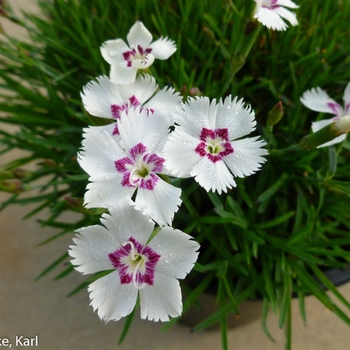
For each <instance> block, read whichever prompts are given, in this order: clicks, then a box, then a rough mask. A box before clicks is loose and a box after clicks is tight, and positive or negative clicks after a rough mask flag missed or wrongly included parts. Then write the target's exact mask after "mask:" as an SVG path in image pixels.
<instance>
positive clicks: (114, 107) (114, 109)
mask: <svg viewBox="0 0 350 350" xmlns="http://www.w3.org/2000/svg"><path fill="white" fill-rule="evenodd" d="M126 108H127V105H126V104H124V105H121V106H119V105H111V113H112V117H113V118H114V119H120V112H122V111H124V110H125V109H126Z"/></svg>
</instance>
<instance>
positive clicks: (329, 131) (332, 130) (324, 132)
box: [299, 116, 350, 150]
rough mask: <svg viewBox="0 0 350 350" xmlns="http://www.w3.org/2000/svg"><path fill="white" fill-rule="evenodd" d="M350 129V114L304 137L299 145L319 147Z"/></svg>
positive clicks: (302, 147)
mask: <svg viewBox="0 0 350 350" xmlns="http://www.w3.org/2000/svg"><path fill="white" fill-rule="evenodd" d="M348 131H350V116H345V117H342V118H340V119H339V120H337V121H334V122H333V123H331V124H329V125H326V126H325V127H323V128H322V129H320V130H318V131H316V132H314V133H312V134H310V135H307V136H305V137H303V138H302V139H301V140H300V142H299V147H300V148H301V149H304V150H309V149H312V148H316V147H319V146H321V145H323V144H325V143H327V142H329V141H332V140H334V139H335V138H336V137H338V136H340V135H343V134H346V133H347V132H348Z"/></svg>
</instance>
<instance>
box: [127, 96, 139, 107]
mask: <svg viewBox="0 0 350 350" xmlns="http://www.w3.org/2000/svg"><path fill="white" fill-rule="evenodd" d="M129 102H130V104H131V106H133V107H137V106H139V105H140V104H141V103H140V101H139V100H138V99H137V98H136V96H135V95H132V96H131V97H129Z"/></svg>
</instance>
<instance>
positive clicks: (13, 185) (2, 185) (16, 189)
mask: <svg viewBox="0 0 350 350" xmlns="http://www.w3.org/2000/svg"><path fill="white" fill-rule="evenodd" d="M30 189H31V187H30V186H28V185H26V184H24V183H23V182H22V181H19V180H17V179H10V180H3V181H0V191H4V192H9V193H21V192H24V191H27V190H30Z"/></svg>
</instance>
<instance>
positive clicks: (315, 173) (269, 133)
mask: <svg viewBox="0 0 350 350" xmlns="http://www.w3.org/2000/svg"><path fill="white" fill-rule="evenodd" d="M38 2H39V5H40V8H41V10H42V12H43V16H35V15H26V16H25V19H24V20H23V19H20V18H18V17H17V16H16V15H15V14H14V13H13V12H11V9H10V8H9V7H6V6H5V7H4V8H3V11H2V12H4V15H5V16H6V17H7V18H9V19H10V20H11V21H13V22H15V23H18V24H19V25H20V26H22V27H24V28H26V29H28V32H29V35H30V39H31V42H30V43H28V42H26V41H24V40H17V39H14V38H11V34H10V33H2V38H1V41H0V53H1V55H2V58H1V60H0V85H1V87H2V88H5V89H7V90H8V91H9V92H10V94H6V95H4V96H2V97H1V101H0V110H1V111H2V112H3V114H2V115H5V116H1V117H0V120H1V121H2V122H5V123H10V124H15V125H18V126H19V129H18V131H16V132H13V133H10V132H6V131H4V130H0V135H1V143H2V150H1V152H2V153H6V152H8V151H9V150H11V149H16V148H19V149H23V150H26V151H29V155H28V156H26V157H24V158H20V159H15V160H13V161H12V162H11V163H9V164H7V165H5V166H4V167H3V170H2V171H1V172H0V177H1V181H0V183H1V189H3V190H8V191H10V192H15V194H14V195H13V196H12V197H11V198H10V199H9V200H8V201H6V202H4V203H3V204H2V208H4V207H6V206H7V205H9V204H12V203H20V204H23V205H26V204H28V203H35V204H36V208H35V209H34V210H33V211H32V212H30V213H29V214H28V215H27V216H28V217H29V216H31V215H34V214H36V213H37V212H39V211H41V210H42V209H46V208H49V209H50V214H49V216H48V217H47V219H46V220H44V221H42V224H43V225H48V226H52V227H56V228H57V230H58V233H57V235H56V236H54V237H48V240H47V241H51V240H53V239H54V238H57V237H59V236H61V235H64V234H69V235H72V233H73V231H74V230H75V229H77V228H79V227H82V226H86V225H90V224H93V223H97V222H98V220H99V217H100V216H99V214H100V213H101V211H99V210H86V209H84V208H83V207H82V198H83V195H84V192H85V187H86V184H87V175H86V174H85V173H84V172H83V171H82V169H81V168H80V167H79V165H78V163H77V160H76V154H77V151H78V149H79V147H80V142H81V138H82V128H84V127H86V126H87V125H99V124H101V123H103V122H104V121H101V119H98V118H94V117H91V116H89V115H88V114H87V112H86V111H84V109H83V106H82V103H81V99H80V91H81V89H82V86H83V85H85V84H86V83H87V82H88V81H90V80H92V79H94V77H96V76H99V75H102V74H106V75H108V73H109V66H108V64H107V63H106V62H105V61H104V60H103V59H102V57H101V54H100V51H99V47H100V45H101V44H102V43H103V42H104V41H106V40H108V39H114V38H122V39H124V40H125V38H126V34H127V33H128V31H129V29H130V27H131V26H132V25H133V24H134V23H135V21H136V20H141V21H142V22H143V23H144V25H145V26H146V27H147V28H148V29H149V30H150V32H151V33H152V34H153V36H154V38H158V37H160V36H168V37H170V38H171V39H173V40H175V42H176V44H177V51H176V53H175V54H174V55H173V56H172V57H170V59H169V60H167V61H156V62H155V64H154V65H153V66H152V67H151V74H152V75H153V76H154V77H155V78H156V80H157V82H158V84H159V85H160V87H161V88H162V87H164V86H166V85H170V86H173V87H174V88H175V89H176V90H180V89H181V91H182V92H185V94H187V93H189V92H190V89H191V88H198V89H199V90H200V91H201V93H202V94H203V95H205V96H209V97H210V98H217V99H218V98H221V97H225V96H227V95H228V94H232V95H233V96H236V95H238V96H239V97H242V98H244V100H245V102H247V103H249V104H250V105H251V106H252V108H253V110H254V111H255V113H256V118H257V122H258V127H257V133H259V134H261V135H262V137H263V138H264V139H265V140H266V141H267V142H268V146H267V147H268V148H269V152H270V155H269V156H268V160H267V162H266V163H265V164H264V165H263V167H262V170H261V171H260V172H259V173H257V174H255V175H253V176H251V177H249V178H246V179H239V181H238V186H237V188H234V189H232V190H230V191H229V192H228V193H227V194H224V195H221V196H219V195H217V194H215V193H206V192H205V191H204V190H203V189H201V188H199V187H198V185H197V183H194V182H193V181H190V180H183V181H180V180H176V181H175V180H174V184H175V185H177V186H181V188H182V189H183V196H182V199H183V204H182V207H181V209H180V211H179V212H178V213H177V215H176V217H175V221H174V227H177V228H181V229H183V230H184V231H185V232H187V233H189V234H190V235H192V236H194V237H195V239H196V240H197V241H199V242H200V243H201V252H200V257H199V260H198V264H197V265H196V268H195V271H193V272H192V274H191V275H190V278H189V279H188V281H185V282H184V286H183V287H184V292H185V302H184V312H186V310H187V309H188V307H189V306H190V305H191V304H192V303H194V302H195V301H196V299H197V297H198V295H200V294H201V293H202V292H203V291H204V290H206V289H208V286H209V285H212V286H214V291H215V293H217V296H218V300H219V304H220V306H221V308H220V310H219V311H217V312H216V313H215V314H213V315H212V316H211V317H209V318H208V319H206V320H204V321H203V322H201V323H200V324H198V325H197V326H196V327H195V329H202V328H205V327H207V326H208V325H210V324H212V323H214V322H220V323H221V326H222V327H221V329H222V334H223V347H224V348H225V347H226V345H225V344H226V342H225V337H226V331H227V326H226V322H225V317H226V315H227V314H228V313H229V312H236V313H238V312H241V313H242V314H243V313H244V310H243V309H242V310H241V309H240V308H239V304H240V303H241V302H242V301H243V300H245V299H248V298H261V299H262V300H263V326H264V329H265V331H266V333H267V334H268V335H269V333H268V330H267V329H266V323H265V321H266V316H267V309H268V307H269V306H272V309H273V310H274V312H276V313H278V315H279V324H280V326H281V327H282V326H285V327H286V329H287V333H286V334H287V345H288V344H289V345H288V346H290V342H291V340H290V338H291V332H290V325H291V321H290V317H291V310H290V307H291V298H292V297H293V296H297V297H298V298H299V300H300V303H299V304H300V311H301V314H302V316H303V317H304V318H305V310H304V297H305V295H308V294H313V295H315V296H316V297H317V298H318V299H319V300H320V301H321V302H322V303H323V304H324V305H325V306H326V307H328V308H329V309H331V310H333V311H334V312H335V313H336V314H337V315H338V316H339V317H340V318H341V319H343V320H344V322H346V323H347V324H349V325H350V319H349V317H348V316H346V315H345V313H343V312H342V311H341V310H340V308H339V307H338V306H336V305H335V303H334V300H337V301H340V302H341V303H342V304H343V305H345V306H346V307H347V308H350V304H349V302H348V301H346V300H345V299H344V298H343V297H342V295H340V294H339V292H338V291H337V289H336V287H335V286H334V285H333V284H332V283H331V282H330V281H329V280H328V279H327V277H325V275H324V271H325V270H326V269H327V268H332V267H336V268H340V269H342V268H344V267H345V266H346V265H347V264H348V262H349V260H350V251H349V247H350V234H349V231H350V221H349V215H350V214H349V210H348V208H349V204H350V180H349V174H350V142H349V141H348V140H345V141H344V142H343V143H342V144H338V145H335V146H332V147H329V148H321V149H314V150H310V151H302V150H298V149H296V148H295V147H293V146H294V145H296V144H298V142H299V141H300V139H301V138H302V137H304V136H305V135H307V134H309V133H310V126H311V121H314V120H316V119H317V118H318V119H322V118H325V117H328V118H329V116H326V115H322V114H318V113H316V112H313V111H310V110H308V109H306V108H305V107H304V106H303V105H302V104H301V103H300V100H299V98H300V96H301V95H302V93H303V92H304V91H305V90H308V89H311V88H313V87H317V86H320V87H321V88H323V89H325V90H326V91H328V93H329V95H330V96H332V97H333V98H334V99H336V100H337V101H339V102H342V101H341V98H342V94H343V91H344V88H345V86H346V84H347V83H348V82H349V81H350V69H349V66H350V57H349V54H350V37H349V36H350V34H349V30H348V20H347V19H349V18H350V3H349V2H348V1H345V0H344V1H340V0H339V1H306V0H298V1H297V3H298V5H299V8H298V9H297V10H296V11H295V12H296V14H297V17H298V20H299V25H298V26H295V27H289V28H288V29H287V31H285V32H277V31H272V30H268V29H267V28H265V27H261V28H258V26H260V25H259V24H258V23H257V22H252V21H250V16H251V14H252V11H253V9H254V4H255V2H254V1H248V0H236V1H232V0H227V1H212V0H201V1H186V0H176V1H175V0H162V1H158V0H147V1H146V0H135V1H111V0H80V1H78V0H51V1H47V0H39V1H38ZM3 6H4V5H3ZM255 36H256V39H255V40H253V39H254V38H255ZM250 44H251V45H250ZM184 86H185V87H186V88H184ZM279 101H281V102H282V104H283V108H284V115H283V118H282V119H281V120H280V121H279V123H278V124H276V125H274V127H273V128H271V127H267V125H266V121H267V115H268V112H269V111H270V110H271V109H272V108H273V106H275V105H276V104H277V103H278V102H279ZM106 122H107V121H106ZM30 163H35V164H36V169H37V170H35V171H20V170H18V168H21V169H26V166H27V164H30ZM47 176H49V177H47ZM48 178H49V179H50V180H47V179H48ZM38 179H42V181H41V182H40V181H39V182H38V181H37V180H38ZM38 183H39V184H40V183H41V184H42V183H43V184H42V185H38ZM31 187H35V188H36V189H39V194H38V192H37V191H35V192H32V193H33V194H32V195H31V191H30V189H31ZM24 190H28V193H26V196H25V197H21V193H22V192H23V191H24ZM66 197H68V198H66ZM65 198H66V199H65ZM69 210H75V211H79V212H80V213H81V214H82V216H77V218H78V219H77V222H75V223H73V224H72V223H66V222H62V221H60V214H62V213H64V212H66V211H69ZM62 254H63V255H62V256H61V257H59V258H58V259H57V260H56V261H54V262H53V263H52V264H50V263H51V262H48V265H49V264H50V265H49V267H48V268H47V269H45V271H44V272H43V274H45V273H46V272H48V271H50V270H51V269H53V268H54V267H56V266H58V265H61V264H63V263H65V262H67V261H69V259H68V255H67V254H66V253H65V252H62ZM72 269H73V268H72V266H70V265H69V267H68V268H67V270H65V271H64V272H63V273H60V275H58V276H57V277H58V278H59V277H62V276H63V275H65V274H67V273H69V272H70V271H72ZM93 278H96V276H95V277H93ZM93 278H92V279H89V280H87V282H86V284H88V283H89V282H90V281H91V280H93ZM82 287H85V286H79V287H78V288H77V290H78V289H79V288H82ZM325 287H326V288H327V289H329V290H330V291H331V292H332V293H331V296H328V295H326V293H325V291H324V288H325ZM73 292H75V291H73ZM126 324H127V325H128V324H129V322H127V323H126ZM269 336H270V335H269Z"/></svg>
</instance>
